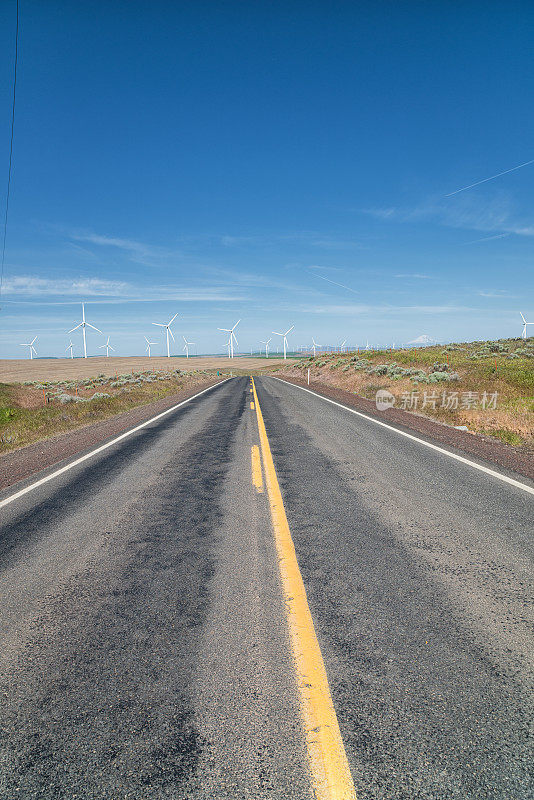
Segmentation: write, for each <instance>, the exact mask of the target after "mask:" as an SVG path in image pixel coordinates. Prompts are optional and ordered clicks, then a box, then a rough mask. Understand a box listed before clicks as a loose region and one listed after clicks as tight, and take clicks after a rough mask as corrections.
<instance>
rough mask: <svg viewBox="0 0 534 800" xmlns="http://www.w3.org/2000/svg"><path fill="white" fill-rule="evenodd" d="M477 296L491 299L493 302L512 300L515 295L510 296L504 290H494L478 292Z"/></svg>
mask: <svg viewBox="0 0 534 800" xmlns="http://www.w3.org/2000/svg"><path fill="white" fill-rule="evenodd" d="M477 294H478V295H479V296H480V297H491V298H493V299H495V300H513V299H516V298H517V295H513V294H510V292H508V291H507V290H506V289H494V290H493V291H487V290H486V291H479V292H477Z"/></svg>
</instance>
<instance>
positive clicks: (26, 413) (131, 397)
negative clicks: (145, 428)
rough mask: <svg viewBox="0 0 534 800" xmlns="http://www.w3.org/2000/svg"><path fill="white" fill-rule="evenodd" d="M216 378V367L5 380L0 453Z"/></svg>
mask: <svg viewBox="0 0 534 800" xmlns="http://www.w3.org/2000/svg"><path fill="white" fill-rule="evenodd" d="M215 376H216V371H213V370H196V371H189V372H183V371H181V370H173V371H168V372H167V371H164V370H158V371H150V372H133V373H132V372H130V373H123V374H119V375H117V376H116V377H115V376H113V378H110V377H109V376H106V375H104V374H103V373H101V374H99V375H96V376H94V377H92V378H86V379H84V380H75V379H71V380H63V381H53V380H48V381H26V382H24V383H11V384H8V383H0V453H2V452H7V451H9V450H14V449H16V448H18V447H23V446H24V445H27V444H31V443H32V442H35V441H38V440H40V439H45V438H47V437H49V436H53V435H55V434H58V433H63V432H66V431H69V430H72V429H74V428H79V427H81V426H82V425H87V424H89V423H91V422H98V421H100V420H103V419H107V418H108V417H112V416H114V415H115V414H120V413H121V412H123V411H128V410H130V409H131V408H135V407H136V406H142V405H146V404H148V403H151V402H154V401H155V400H160V399H161V398H164V397H166V396H168V395H173V394H176V393H178V392H180V391H182V390H184V389H192V388H194V387H195V386H197V385H199V384H205V383H206V382H207V381H209V379H210V378H214V377H215Z"/></svg>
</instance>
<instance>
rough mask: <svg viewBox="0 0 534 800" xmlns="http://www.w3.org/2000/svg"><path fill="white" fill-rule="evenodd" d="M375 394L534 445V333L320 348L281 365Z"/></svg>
mask: <svg viewBox="0 0 534 800" xmlns="http://www.w3.org/2000/svg"><path fill="white" fill-rule="evenodd" d="M275 369H276V370H277V374H278V375H279V376H280V377H282V376H283V375H284V374H286V375H287V376H288V377H298V378H301V379H302V378H305V377H306V374H307V370H308V369H309V370H310V376H311V379H312V380H314V381H319V382H321V383H324V384H326V385H327V386H333V387H336V388H339V389H345V390H346V391H349V392H354V393H355V394H358V395H360V396H362V397H365V398H368V399H371V400H374V398H375V395H376V392H377V391H378V390H379V389H385V390H387V391H388V392H390V393H391V394H392V395H393V396H394V397H395V398H396V402H395V406H396V408H404V409H405V410H407V411H412V412H415V413H417V414H423V415H425V416H428V417H431V418H433V419H437V420H439V421H440V422H444V423H445V424H448V425H454V426H466V427H467V428H468V430H470V431H471V432H475V433H483V434H486V435H489V436H494V437H495V438H497V439H500V440H501V441H503V442H506V443H507V444H511V445H516V446H523V447H532V446H533V445H534V337H531V338H530V339H528V340H526V341H525V340H523V339H501V340H498V341H488V342H470V343H462V344H450V345H446V346H443V345H438V346H434V347H422V348H418V349H417V350H396V351H395V352H390V351H387V350H382V351H374V350H370V351H368V352H366V351H358V352H357V353H354V352H352V353H342V354H340V353H327V354H324V353H321V354H318V355H317V358H303V359H300V360H295V361H292V362H288V363H287V364H286V366H285V367H282V368H275Z"/></svg>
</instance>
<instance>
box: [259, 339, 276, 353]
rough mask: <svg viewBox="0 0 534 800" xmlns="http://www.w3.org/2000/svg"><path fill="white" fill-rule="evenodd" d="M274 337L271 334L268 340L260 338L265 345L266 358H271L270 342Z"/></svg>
mask: <svg viewBox="0 0 534 800" xmlns="http://www.w3.org/2000/svg"><path fill="white" fill-rule="evenodd" d="M272 338H273V337H272V336H271V338H270V339H267V341H266V342H264V341H263V339H260V341H261V343H262V344H264V345H265V358H269V342H270V341H271V339H272Z"/></svg>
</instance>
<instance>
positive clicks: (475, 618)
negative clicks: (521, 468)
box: [0, 378, 534, 800]
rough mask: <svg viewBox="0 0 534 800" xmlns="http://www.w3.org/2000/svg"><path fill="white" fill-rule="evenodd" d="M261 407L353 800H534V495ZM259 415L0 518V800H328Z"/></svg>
mask: <svg viewBox="0 0 534 800" xmlns="http://www.w3.org/2000/svg"><path fill="white" fill-rule="evenodd" d="M256 388H257V392H258V398H259V402H260V405H261V409H262V412H263V418H264V421H265V426H266V431H267V435H268V439H269V443H270V447H271V451H272V455H273V458H274V464H275V468H276V472H277V476H278V481H279V483H280V488H281V492H282V497H283V502H284V505H285V511H286V514H287V520H288V523H289V528H290V531H291V535H292V538H293V542H294V544H295V549H296V554H297V558H298V563H299V566H300V571H301V574H302V578H303V580H304V584H305V587H306V591H307V595H308V602H309V607H310V610H311V613H312V616H313V620H314V623H315V629H316V633H317V639H318V641H319V645H320V648H321V652H322V656H323V659H324V663H325V666H326V671H327V675H328V679H329V684H330V690H331V694H332V698H333V701H334V707H335V710H336V714H337V718H338V723H339V727H340V730H341V734H342V738H343V741H344V745H345V751H346V755H347V758H348V761H349V765H350V769H351V773H352V777H353V780H354V784H355V787H356V793H357V796H358V798H359V799H360V800H364V799H367V798H373V799H374V798H406V799H407V800H408V799H410V800H411V798H436V800H437V799H438V798H439V799H440V800H442V799H443V798H462V799H464V798H473V800H474V799H475V798H476V799H477V800H478V798H495V799H496V800H497V798H498V799H499V800H500V799H501V798H506V799H507V800H510V799H511V798H514V799H515V798H522V799H523V798H531V797H533V796H534V791H533V789H534V783H533V781H532V775H531V773H530V771H529V769H530V764H531V763H532V739H531V738H529V724H530V723H531V721H532V704H531V702H530V699H529V698H530V697H531V690H532V675H533V672H534V669H533V660H534V659H533V647H532V635H531V632H532V621H533V620H532V613H531V604H532V556H533V544H532V505H533V503H532V495H529V494H527V493H526V492H524V491H522V490H521V489H519V488H517V487H514V486H511V485H509V484H506V483H503V482H501V481H499V480H498V479H496V478H493V477H491V476H489V475H487V474H484V473H482V472H479V471H478V470H475V469H473V468H472V467H470V466H468V465H466V464H462V463H460V462H458V461H454V460H452V459H450V458H448V457H447V456H446V455H444V454H442V453H439V452H435V451H432V450H429V449H428V448H425V447H423V446H421V445H420V444H418V443H417V442H414V441H411V440H408V439H405V438H403V437H400V436H398V435H396V434H395V433H394V432H392V431H389V430H387V429H385V428H381V427H379V426H377V425H375V424H373V423H372V422H369V421H366V420H364V419H362V418H361V417H356V416H354V415H353V414H350V413H349V412H347V411H344V410H342V409H339V408H336V407H335V406H333V405H331V404H329V403H327V402H326V401H324V400H322V399H320V398H318V397H315V396H312V395H310V394H307V393H305V392H303V391H302V390H300V389H299V388H297V387H295V386H291V385H288V384H284V383H282V382H280V381H277V380H276V379H274V378H261V379H257V380H256ZM251 399H252V397H251V394H250V391H249V381H248V379H246V378H235V379H233V380H230V381H228V382H226V383H223V384H222V385H220V386H218V387H216V388H214V389H213V390H210V391H209V392H207V393H205V394H203V395H202V396H201V397H199V398H197V399H195V400H192V401H191V402H189V403H187V404H186V405H184V406H182V407H181V408H180V409H177V410H176V411H173V412H172V413H170V414H168V415H167V416H165V417H164V418H162V419H160V420H158V421H156V422H153V423H151V424H150V425H148V426H147V427H145V428H143V429H142V430H140V431H137V432H136V433H134V434H132V436H130V437H128V438H126V439H123V440H122V441H121V442H118V443H117V444H115V445H113V446H112V447H110V448H109V449H107V450H105V451H104V452H102V453H99V454H98V455H95V456H94V457H92V458H91V459H89V460H87V461H85V462H84V463H83V464H80V465H78V466H75V467H73V468H72V469H71V470H68V471H66V472H64V473H63V474H61V475H60V476H58V477H56V478H53V479H52V480H50V481H48V482H46V483H44V484H42V485H41V486H39V487H38V488H35V489H33V490H32V491H30V492H28V493H27V494H25V495H23V496H21V497H20V498H18V499H16V500H15V501H13V502H12V503H10V504H9V505H6V506H5V507H4V508H2V509H1V511H0V514H1V515H2V527H1V535H0V636H1V641H2V648H1V652H0V697H1V698H2V701H1V702H2V710H1V713H0V771H1V776H0V797H1V798H9V800H11V799H12V798H14V797H18V798H39V799H40V800H48V799H49V798H90V799H91V800H92V799H93V798H94V799H95V800H96V798H98V799H99V800H100V798H102V799H103V798H106V800H108V798H109V800H111V799H113V800H123V798H136V800H142V798H153V799H154V800H160V798H173V799H174V798H176V799H177V800H181V799H182V798H192V799H193V800H197V798H198V799H200V798H202V800H208V798H210V799H212V798H237V799H238V800H240V799H241V798H258V800H261V798H280V799H281V798H299V799H300V798H311V797H313V792H312V784H311V779H310V773H309V768H308V757H307V750H306V740H305V736H304V733H303V724H302V721H301V713H300V706H299V697H298V690H297V685H296V678H295V669H294V664H293V659H292V655H291V646H290V642H289V638H288V632H287V617H286V607H285V604H284V601H283V594H282V586H281V581H280V575H279V566H278V556H277V552H276V549H275V543H274V537H273V528H272V522H271V517H270V511H269V498H268V494H267V492H266V491H264V492H259V491H258V490H257V489H256V488H255V487H254V484H253V481H252V471H251V448H252V447H253V446H255V445H257V444H258V443H259V439H258V424H257V420H256V414H255V411H254V410H253V409H252V408H251V403H250V401H251ZM36 477H37V478H39V477H42V476H41V475H39V476H36ZM518 480H521V481H524V482H525V483H527V481H526V480H524V479H522V478H519V477H518ZM17 488H19V487H17ZM12 492H13V490H11V492H10V491H7V492H5V493H4V494H3V495H2V496H1V497H0V499H1V498H2V497H7V496H9V495H10V493H12Z"/></svg>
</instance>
